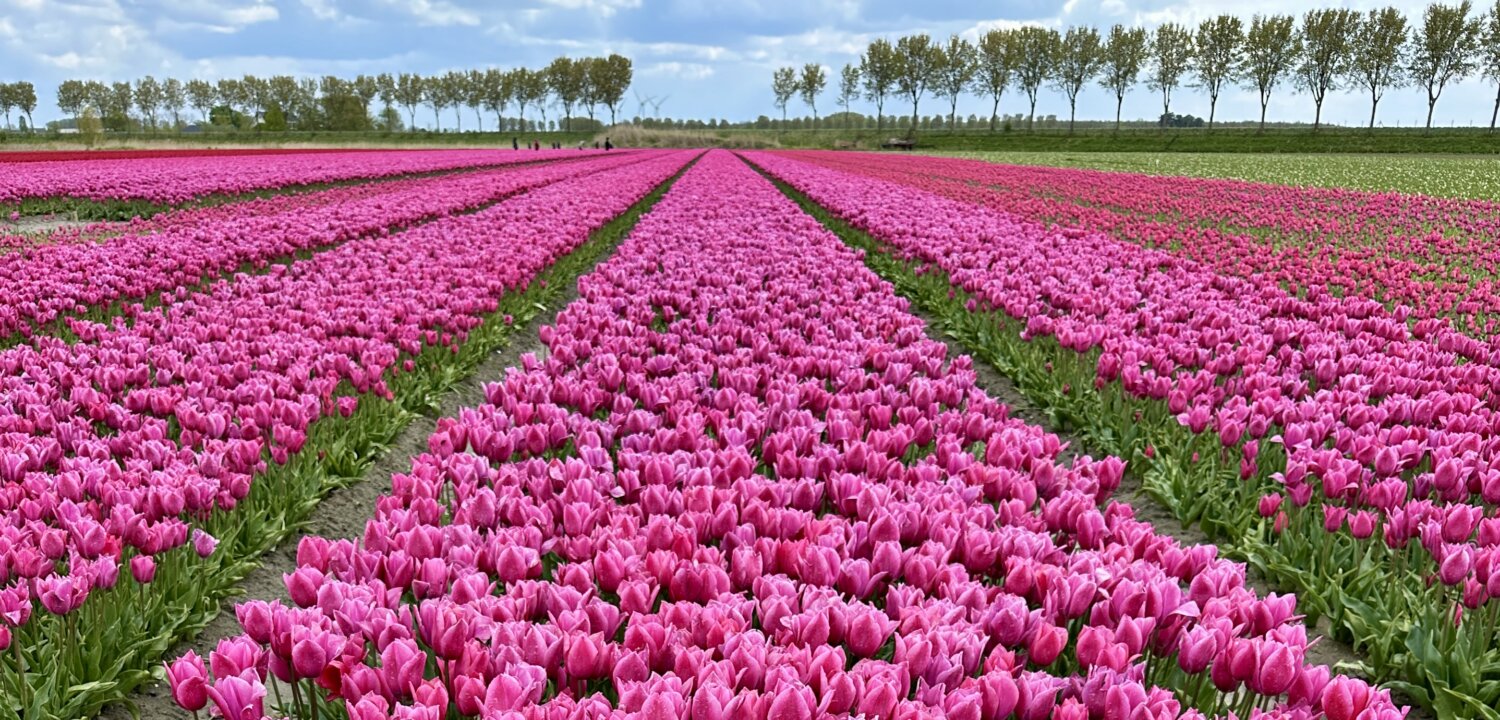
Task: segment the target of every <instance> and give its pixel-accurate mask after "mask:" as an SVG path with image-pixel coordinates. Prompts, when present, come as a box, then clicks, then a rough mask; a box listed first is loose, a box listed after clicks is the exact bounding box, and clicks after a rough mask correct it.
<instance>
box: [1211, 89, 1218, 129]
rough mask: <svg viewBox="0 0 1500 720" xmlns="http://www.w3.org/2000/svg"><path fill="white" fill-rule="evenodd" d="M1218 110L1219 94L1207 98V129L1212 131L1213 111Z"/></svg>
mask: <svg viewBox="0 0 1500 720" xmlns="http://www.w3.org/2000/svg"><path fill="white" fill-rule="evenodd" d="M1218 108H1219V94H1218V93H1214V94H1212V95H1209V96H1208V129H1209V130H1212V129H1214V111H1215V110H1217V109H1218Z"/></svg>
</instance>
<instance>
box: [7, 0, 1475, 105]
mask: <svg viewBox="0 0 1500 720" xmlns="http://www.w3.org/2000/svg"><path fill="white" fill-rule="evenodd" d="M1341 4H1342V5H1344V6H1347V7H1351V8H1354V9H1359V10H1363V9H1368V8H1369V7H1372V6H1376V5H1386V4H1394V5H1395V6H1396V7H1398V8H1400V9H1402V10H1403V11H1404V12H1405V13H1406V14H1407V15H1408V17H1409V18H1411V19H1412V20H1413V21H1416V20H1417V19H1418V17H1419V16H1420V13H1421V9H1422V7H1423V6H1424V5H1425V3H1422V2H1414V1H1412V0H1398V1H1396V2H1394V3H1390V2H1381V3H1372V2H1344V3H1341ZM1244 7H1245V4H1244V3H1241V2H1235V1H1233V0H1196V1H1193V2H1187V1H1183V0H1068V1H1067V2H1059V1H1058V0H1014V1H1007V2H975V1H974V0H918V1H912V0H905V1H897V0H501V1H496V2H478V1H477V0H0V81H8V80H12V79H28V80H31V81H33V82H34V83H36V84H37V88H38V93H39V95H40V96H41V103H40V105H41V107H39V108H38V112H37V120H38V121H39V122H42V121H45V120H48V119H53V118H56V117H57V116H58V112H57V110H56V107H55V106H54V104H53V90H54V89H55V88H56V85H57V83H58V81H60V80H62V79H65V78H68V77H77V78H83V79H99V80H104V81H113V80H122V79H133V78H136V77H139V76H141V75H145V74H148V73H149V74H153V75H156V76H157V77H158V78H161V77H167V76H174V77H180V78H188V77H204V78H208V79H214V78H218V77H222V76H226V75H229V76H238V75H242V74H245V73H253V74H257V75H274V74H281V73H289V74H298V75H301V74H306V75H324V74H336V75H346V76H353V75H355V74H358V73H371V74H373V73H379V72H400V71H417V72H422V73H428V74H430V73H436V72H441V71H445V70H450V69H458V68H471V67H488V66H499V67H511V66H516V65H527V66H532V67H536V66H540V65H542V64H544V63H546V62H547V61H548V60H550V59H551V58H553V57H556V56H558V55H563V54H567V55H574V56H579V55H595V54H606V53H609V52H619V53H622V54H625V55H628V56H630V57H632V58H633V59H634V60H635V68H636V83H635V86H634V89H635V90H636V91H638V92H639V93H640V94H642V95H645V96H655V97H664V96H665V97H667V99H666V100H665V102H664V103H663V105H662V108H661V111H662V114H663V115H670V116H673V117H689V116H691V117H700V118H708V117H720V118H729V119H733V120H747V119H753V118H754V117H755V116H757V115H760V114H767V115H775V114H776V112H775V110H774V109H773V108H772V105H771V93H770V75H771V71H772V69H773V68H775V67H776V66H778V65H789V64H795V65H800V64H802V63H806V62H818V63H821V64H823V65H825V66H827V67H829V68H830V72H829V75H830V78H831V79H832V78H834V77H836V72H837V68H839V67H841V66H842V65H843V64H844V63H847V62H850V61H854V60H857V57H858V54H859V52H860V50H861V49H862V48H863V47H864V46H865V44H866V43H868V42H869V40H871V39H872V38H875V37H878V36H888V37H895V36H898V35H901V34H904V33H908V32H913V31H925V32H929V33H931V34H933V35H934V36H940V37H946V36H947V35H948V34H950V33H960V34H964V35H966V36H969V37H971V38H972V37H974V36H976V35H977V34H978V33H980V32H982V31H983V30H985V29H987V28H990V27H995V26H1007V25H1015V24H1020V23H1036V24H1042V25H1048V26H1053V27H1058V28H1065V27H1066V26H1068V25H1071V24H1079V23H1088V24H1093V25H1096V26H1099V27H1101V28H1105V27H1108V26H1109V25H1112V24H1114V23H1124V24H1126V25H1140V26H1144V27H1147V28H1150V27H1154V26H1156V25H1157V24H1159V23H1161V22H1163V21H1166V20H1177V21H1181V22H1188V23H1196V22H1197V21H1198V20H1200V19H1202V18H1204V17H1208V16H1211V15H1216V14H1218V13H1221V12H1244V10H1243V8H1244ZM1305 7H1306V5H1305V3H1303V2H1298V1H1297V0H1260V2H1257V3H1255V4H1254V9H1255V10H1256V11H1259V12H1289V13H1300V11H1301V10H1302V9H1303V8H1305ZM833 84H834V82H831V83H830V85H833ZM833 95H834V92H833V90H832V88H830V92H829V93H828V94H827V96H826V97H825V98H824V99H823V100H822V101H821V102H820V107H819V109H820V111H822V112H824V113H825V114H826V112H828V111H830V110H833V109H834V97H833ZM1494 95H1495V90H1494V86H1493V85H1492V84H1491V83H1490V82H1489V81H1486V80H1481V79H1479V78H1474V79H1470V80H1468V81H1465V82H1464V83H1461V84H1460V85H1458V86H1454V87H1450V89H1449V90H1448V91H1447V92H1446V93H1445V94H1444V96H1443V98H1442V100H1441V101H1439V103H1438V109H1437V120H1436V124H1439V125H1448V124H1450V123H1454V122H1457V123H1459V124H1464V123H1469V124H1488V122H1489V117H1490V110H1491V107H1492V104H1493V102H1494ZM1368 103H1369V101H1368V98H1367V96H1366V95H1364V94H1361V93H1358V92H1354V91H1350V92H1342V93H1335V94H1333V95H1330V97H1329V99H1328V101H1327V103H1326V106H1325V109H1324V117H1325V119H1326V120H1328V121H1331V122H1338V123H1348V124H1363V123H1364V122H1365V120H1366V118H1367V117H1368V113H1369V104H1368ZM939 104H940V103H938V102H936V101H932V100H927V101H924V114H929V113H936V112H938V111H939ZM1381 106H1382V107H1381V113H1380V120H1381V122H1382V124H1386V125H1395V124H1398V123H1399V124H1401V125H1407V126H1409V125H1412V124H1420V123H1421V122H1422V119H1423V116H1424V114H1425V111H1426V100H1425V96H1424V95H1423V94H1422V92H1421V91H1420V90H1417V89H1414V88H1404V89H1397V90H1392V91H1390V92H1389V93H1388V94H1387V96H1386V99H1385V100H1383V101H1382V103H1381ZM637 107H638V103H637V102H636V100H635V98H634V97H633V96H631V95H627V100H626V102H625V108H624V110H625V114H626V115H627V116H628V115H633V114H635V113H636V111H637ZM861 107H864V106H863V105H862V106H861ZM895 107H896V108H900V107H901V105H900V103H896V104H895ZM890 109H892V106H890V105H888V107H887V110H888V111H889V110H890ZM988 109H989V103H988V101H987V100H983V99H979V98H965V99H964V100H963V101H962V102H961V103H960V105H959V111H960V113H971V112H972V113H976V114H979V115H985V114H987V113H988ZM790 110H791V111H792V112H793V113H798V112H806V109H805V107H803V106H802V105H801V104H800V102H795V101H794V103H793V105H792V107H791V108H790ZM944 110H946V108H944ZM1024 110H1025V105H1024V98H1023V97H1022V96H1021V95H1020V94H1019V93H1014V92H1013V93H1011V94H1008V95H1007V96H1006V97H1005V98H1004V99H1003V100H1002V102H1001V111H1002V112H1006V111H1010V112H1017V111H1024ZM1173 110H1174V111H1178V112H1190V113H1195V114H1200V115H1206V114H1207V111H1208V100H1207V98H1206V97H1205V96H1202V95H1199V94H1197V93H1195V92H1192V91H1186V92H1179V94H1178V96H1177V97H1176V98H1174V101H1173ZM897 111H898V112H899V111H900V110H899V109H898V110H897ZM1037 112H1038V114H1039V115H1045V114H1049V113H1055V114H1058V115H1059V116H1063V117H1065V116H1066V115H1067V102H1066V99H1065V98H1064V97H1063V96H1062V95H1061V94H1059V93H1055V92H1051V91H1048V92H1046V93H1044V95H1043V96H1042V98H1041V99H1040V100H1039V102H1038V105H1037ZM1113 112H1114V103H1113V97H1112V96H1111V95H1110V93H1109V92H1108V91H1106V90H1103V89H1101V88H1098V87H1091V88H1089V89H1087V90H1085V92H1084V93H1083V96H1082V97H1081V98H1080V100H1079V116H1080V118H1097V119H1106V118H1110V117H1113ZM1159 112H1160V98H1159V96H1157V95H1156V94H1154V93H1151V92H1150V91H1148V90H1146V89H1145V88H1144V87H1140V88H1138V89H1137V90H1136V91H1134V92H1133V93H1132V95H1131V96H1129V97H1127V98H1126V103H1125V113H1124V114H1125V116H1126V117H1127V118H1132V117H1135V118H1144V117H1154V116H1155V114H1157V113H1159ZM1257 112H1258V106H1257V101H1256V98H1255V96H1254V94H1253V93H1246V92H1243V91H1238V90H1235V91H1229V92H1227V93H1226V94H1225V95H1224V96H1223V97H1221V98H1220V103H1219V112H1218V115H1219V117H1220V118H1223V119H1253V118H1254V117H1255V116H1256V114H1257ZM1269 115H1270V119H1272V120H1297V119H1306V120H1311V117H1312V101H1311V100H1310V99H1309V98H1308V97H1307V96H1305V95H1299V94H1295V93H1294V92H1292V89H1291V88H1290V87H1288V88H1286V89H1284V90H1282V91H1279V92H1278V93H1277V95H1276V97H1274V98H1273V100H1272V105H1271V108H1270V113H1269ZM468 119H472V116H470V117H469V118H468ZM418 121H419V122H430V121H431V118H430V114H428V117H427V118H423V117H422V114H421V113H419V114H418Z"/></svg>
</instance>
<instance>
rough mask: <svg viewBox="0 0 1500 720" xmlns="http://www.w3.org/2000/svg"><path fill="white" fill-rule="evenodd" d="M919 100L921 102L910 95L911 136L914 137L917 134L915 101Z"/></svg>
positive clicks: (918, 101)
mask: <svg viewBox="0 0 1500 720" xmlns="http://www.w3.org/2000/svg"><path fill="white" fill-rule="evenodd" d="M920 102H922V101H921V100H918V99H917V97H916V96H915V95H913V96H912V99H911V136H912V137H916V136H917V124H918V123H917V103H920Z"/></svg>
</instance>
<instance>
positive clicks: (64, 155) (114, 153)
mask: <svg viewBox="0 0 1500 720" xmlns="http://www.w3.org/2000/svg"><path fill="white" fill-rule="evenodd" d="M351 152H384V151H382V150H376V149H359V148H193V149H187V150H185V149H180V148H178V149H171V150H11V151H4V152H0V163H31V162H64V161H66V162H77V161H84V162H99V161H101V160H147V159H150V160H165V159H181V158H206V157H240V156H256V155H290V154H318V153H351ZM80 169H81V167H80Z"/></svg>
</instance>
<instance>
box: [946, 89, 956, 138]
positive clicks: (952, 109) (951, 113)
mask: <svg viewBox="0 0 1500 720" xmlns="http://www.w3.org/2000/svg"><path fill="white" fill-rule="evenodd" d="M957 119H958V96H957V95H954V96H953V102H952V104H950V105H949V106H948V134H950V135H951V134H953V132H954V131H955V130H957V129H958V128H957V127H955V126H954V124H953V123H954V121H955V120H957Z"/></svg>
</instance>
